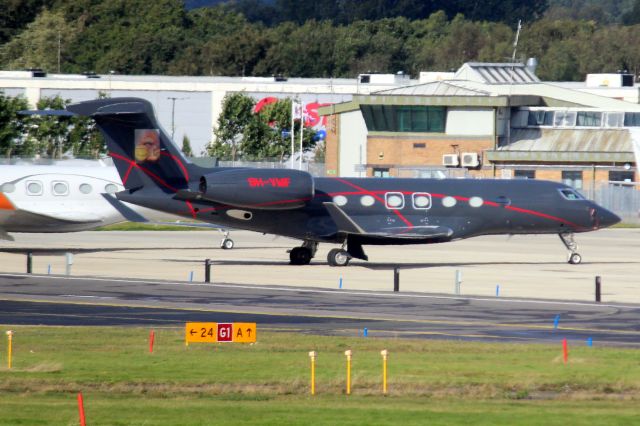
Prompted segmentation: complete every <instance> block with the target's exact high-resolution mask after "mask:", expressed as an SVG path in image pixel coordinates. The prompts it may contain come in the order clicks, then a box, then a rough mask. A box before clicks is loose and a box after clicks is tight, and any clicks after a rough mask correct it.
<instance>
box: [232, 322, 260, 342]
mask: <svg viewBox="0 0 640 426" xmlns="http://www.w3.org/2000/svg"><path fill="white" fill-rule="evenodd" d="M233 341H234V342H236V343H254V342H255V341H256V323H255V322H234V323H233Z"/></svg>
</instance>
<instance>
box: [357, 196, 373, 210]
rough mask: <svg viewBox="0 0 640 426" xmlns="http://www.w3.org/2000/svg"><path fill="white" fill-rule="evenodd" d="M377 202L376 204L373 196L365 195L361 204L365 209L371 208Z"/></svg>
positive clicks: (361, 199) (361, 198)
mask: <svg viewBox="0 0 640 426" xmlns="http://www.w3.org/2000/svg"><path fill="white" fill-rule="evenodd" d="M375 202H376V199H375V198H373V197H372V196H371V195H363V196H362V197H360V204H362V205H363V206H365V207H371V206H372V205H373V204H374V203H375Z"/></svg>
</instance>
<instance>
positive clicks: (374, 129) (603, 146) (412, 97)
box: [320, 63, 640, 190]
mask: <svg viewBox="0 0 640 426" xmlns="http://www.w3.org/2000/svg"><path fill="white" fill-rule="evenodd" d="M320 113H321V114H323V115H326V116H328V125H327V141H326V143H327V153H326V169H327V174H328V175H329V176H332V175H334V176H395V177H429V176H443V175H448V176H469V177H502V178H513V177H521V178H540V179H550V180H558V181H560V180H562V181H565V182H566V183H568V184H571V185H573V186H575V187H577V188H580V189H583V190H588V189H590V188H594V187H595V183H596V182H598V181H631V182H633V181H635V180H636V179H637V176H636V173H635V172H636V160H635V156H634V149H633V144H634V142H633V141H634V134H635V130H634V129H640V105H638V104H634V103H630V102H625V101H621V100H617V99H612V98H609V97H604V96H599V95H596V94H592V93H587V92H583V91H577V90H572V89H570V88H566V87H562V86H561V85H557V84H551V83H543V82H540V81H539V80H538V78H537V77H536V76H535V74H534V73H533V72H532V71H531V70H530V69H528V68H526V67H525V66H524V65H522V64H483V63H467V64H464V65H463V66H462V67H461V68H460V69H459V70H458V71H457V72H456V73H454V74H453V75H452V76H451V78H448V79H444V80H439V81H431V82H427V83H424V84H419V85H413V86H406V87H398V88H393V89H390V90H383V91H378V92H375V93H371V94H368V95H355V96H354V97H353V99H352V100H351V101H349V102H344V103H340V104H335V105H331V106H327V107H324V108H321V109H320ZM638 139H639V140H640V137H639V138H638Z"/></svg>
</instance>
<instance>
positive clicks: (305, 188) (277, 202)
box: [199, 169, 314, 210]
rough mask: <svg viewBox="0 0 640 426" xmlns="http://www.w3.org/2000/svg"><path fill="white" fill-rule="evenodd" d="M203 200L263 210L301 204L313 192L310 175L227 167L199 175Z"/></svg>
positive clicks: (294, 206)
mask: <svg viewBox="0 0 640 426" xmlns="http://www.w3.org/2000/svg"><path fill="white" fill-rule="evenodd" d="M199 189H200V193H201V197H202V198H203V199H206V200H209V201H214V202H216V203H222V204H226V205H230V206H237V207H245V208H252V209H264V210H290V209H297V208H300V207H303V206H304V205H305V203H306V202H307V201H310V200H311V199H312V198H313V195H314V186H313V177H312V176H311V175H310V174H309V173H307V172H302V171H298V170H290V169H228V170H222V171H219V172H213V173H209V174H206V175H204V176H202V177H201V178H200V188H199Z"/></svg>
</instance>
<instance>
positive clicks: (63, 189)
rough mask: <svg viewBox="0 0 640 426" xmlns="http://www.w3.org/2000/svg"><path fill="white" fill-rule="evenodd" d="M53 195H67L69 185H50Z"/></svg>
mask: <svg viewBox="0 0 640 426" xmlns="http://www.w3.org/2000/svg"><path fill="white" fill-rule="evenodd" d="M51 189H52V192H53V195H58V196H62V195H69V185H67V183H66V182H60V181H57V182H56V181H54V182H52V183H51Z"/></svg>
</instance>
